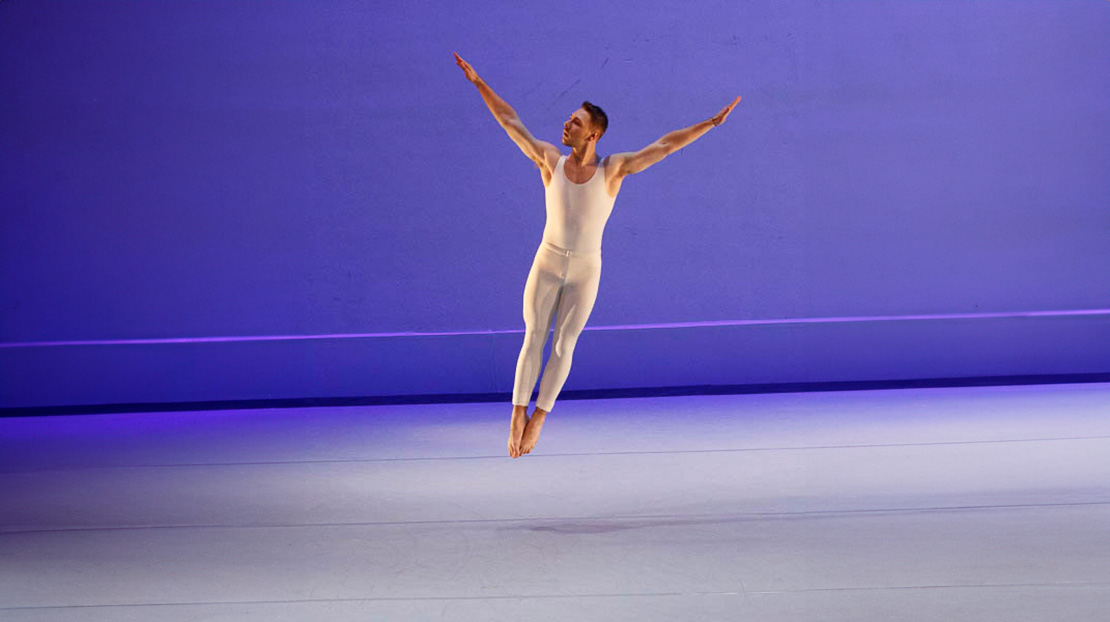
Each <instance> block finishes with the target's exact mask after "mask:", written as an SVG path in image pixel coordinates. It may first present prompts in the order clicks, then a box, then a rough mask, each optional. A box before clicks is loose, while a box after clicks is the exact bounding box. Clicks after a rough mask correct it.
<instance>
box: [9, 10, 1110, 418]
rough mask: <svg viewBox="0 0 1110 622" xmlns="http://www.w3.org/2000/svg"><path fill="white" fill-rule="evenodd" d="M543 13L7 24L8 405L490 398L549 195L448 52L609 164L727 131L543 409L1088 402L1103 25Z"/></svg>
mask: <svg viewBox="0 0 1110 622" xmlns="http://www.w3.org/2000/svg"><path fill="white" fill-rule="evenodd" d="M533 4H535V3H509V2H504V3H493V2H470V3H467V2H462V3H420V2H410V3H376V2H327V3H309V2H299V3H293V2H283V3H264V2H232V3H228V2H132V1H111V2H72V3H70V2H48V3H46V2H4V3H0V181H2V184H0V227H2V229H0V342H2V343H0V382H2V385H0V407H15V406H36V405H53V404H94V403H114V402H130V401H136V402H141V401H188V400H216V399H253V398H264V397H307V396H341V395H394V394H421V393H457V392H491V391H497V392H508V391H510V390H511V388H512V379H513V367H514V366H515V363H516V354H517V350H518V349H519V347H520V340H521V338H522V334H521V332H520V331H521V330H522V329H523V320H522V318H521V295H522V292H523V287H524V279H525V277H526V275H527V273H528V268H529V266H530V262H531V259H532V255H533V253H534V252H535V248H536V245H537V244H538V243H539V239H540V234H541V231H542V228H543V219H544V206H543V187H542V184H541V182H540V176H539V173H538V171H537V170H535V169H534V168H533V166H532V164H531V163H530V162H529V161H528V160H527V159H525V158H524V156H523V155H522V154H521V153H520V152H519V150H518V149H517V147H516V146H515V145H513V143H512V142H511V141H510V140H509V139H508V138H507V136H506V135H505V134H504V132H503V131H502V130H501V129H500V128H499V127H498V126H497V124H496V123H495V121H494V120H493V118H492V117H491V115H490V114H489V112H488V110H487V109H486V107H485V105H484V104H483V103H482V100H481V98H480V97H479V95H478V93H477V91H476V90H475V89H474V87H473V86H471V85H470V84H468V83H467V82H466V81H465V79H464V78H463V76H462V74H461V71H460V70H459V69H458V68H457V67H456V66H455V64H454V62H453V59H452V57H451V53H452V52H453V51H458V52H459V53H460V54H461V55H462V56H463V57H464V58H466V59H467V60H468V61H469V62H471V63H472V64H473V65H474V66H475V68H476V69H477V71H478V72H479V74H480V75H482V76H483V77H484V78H485V79H486V80H487V82H488V83H489V84H490V85H491V86H492V87H493V88H494V89H495V90H497V91H498V93H500V94H501V95H502V96H503V97H504V98H505V99H506V100H507V101H508V102H509V103H510V104H512V105H513V106H514V107H515V108H516V110H517V111H518V112H519V114H520V115H521V117H522V119H523V120H524V122H525V123H526V124H527V125H528V127H529V128H530V129H531V130H532V132H533V133H534V134H536V135H537V136H538V137H540V138H542V139H545V140H549V141H551V142H554V143H556V144H557V143H558V142H559V140H558V136H559V132H560V131H561V124H562V121H563V120H564V119H565V118H566V117H567V116H568V115H569V114H570V112H572V111H573V110H574V109H575V108H576V107H577V106H578V104H579V103H580V102H581V101H582V100H583V99H589V100H591V101H593V102H595V103H597V104H599V105H600V106H602V107H603V108H605V110H606V111H607V112H608V114H609V117H610V128H609V131H608V133H607V134H606V136H605V138H604V139H603V140H602V141H601V143H600V145H599V152H600V153H601V154H602V155H604V154H607V153H611V152H613V151H627V150H633V149H638V148H640V147H642V146H644V145H646V144H648V143H650V142H651V141H653V140H655V139H656V138H658V137H659V136H660V135H662V134H663V133H666V132H668V131H670V130H674V129H677V128H679V127H683V126H686V125H689V124H692V123H694V122H697V121H700V120H702V119H704V118H707V117H709V116H711V115H712V114H714V113H715V112H717V111H718V110H719V109H720V108H721V107H722V106H724V105H725V104H726V103H728V102H729V101H730V100H731V99H732V98H733V97H734V96H735V95H737V94H739V95H742V96H743V101H742V102H741V103H740V105H739V106H738V107H737V108H736V110H735V111H734V112H733V114H732V116H730V118H729V120H728V122H727V123H726V124H725V125H724V126H723V127H721V128H718V129H715V130H713V131H711V132H710V133H708V134H707V135H706V136H704V137H703V138H702V139H700V140H699V141H697V142H695V143H694V144H692V145H691V146H689V147H687V148H686V149H685V150H683V151H681V152H679V153H677V154H675V155H673V156H671V157H670V158H669V159H667V160H666V161H664V162H663V163H661V164H659V165H656V166H655V167H653V168H652V169H650V170H648V171H646V172H645V173H643V174H642V175H637V176H634V177H631V178H629V179H628V180H626V182H625V184H624V187H623V189H622V192H621V194H620V196H619V197H618V199H617V203H616V207H615V209H614V211H613V215H612V217H611V219H610V221H609V226H608V229H607V231H606V235H605V244H604V256H605V267H604V269H603V275H602V280H601V290H600V294H599V297H598V302H597V305H596V307H595V309H594V312H593V315H592V317H591V319H590V323H589V327H588V330H587V332H586V333H585V334H584V335H583V336H582V339H581V340H580V341H579V346H578V350H576V353H575V367H574V369H573V370H572V371H571V375H570V378H569V380H568V382H567V385H566V389H565V390H573V389H576V388H620V387H639V386H668V385H683V384H728V383H747V382H752V383H756V382H760V383H762V382H799V381H835V380H854V379H897V378H935V377H958V376H983V375H1006V374H1061V373H1089V372H1106V371H1110V312H1108V311H1107V309H1108V308H1110V277H1108V276H1107V275H1108V274H1110V271H1108V268H1110V176H1108V175H1107V171H1110V106H1108V105H1107V99H1106V97H1107V93H1110V3H1106V2H1020V3H1018V2H979V1H977V2H943V3H916V2H913V3H911V2H866V3H864V2H860V3H851V2H843V3H842V2H837V3H833V2H766V3H736V2H731V1H722V2H697V3H694V4H692V5H689V6H683V5H680V4H676V3H673V2H658V1H654V0H653V1H650V2H634V3H624V2H596V1H591V2H564V3H545V4H543V5H542V6H539V5H537V6H533ZM564 150H565V149H564ZM1045 311H1048V312H1064V311H1086V313H1085V314H1079V315H1076V314H1067V313H1047V314H1042V315H1036V316H1027V315H1023V313H1024V312H1045ZM990 314H998V315H994V316H992V315H990ZM907 316H914V317H907ZM922 316H924V317H922ZM784 318H786V319H805V318H873V320H867V319H855V320H851V321H839V320H838V321H818V322H815V321H808V322H807V321H799V322H794V323H785V324H782V323H765V322H763V321H764V320H768V321H773V320H781V319H784ZM722 321H723V322H725V324H724V325H705V324H702V323H708V322H722ZM682 323H692V324H693V325H684V324H682ZM622 327H623V328H622ZM405 333H413V334H405ZM425 333H433V334H425ZM434 333H448V334H434ZM383 334H384V335H383ZM321 335H330V336H329V337H326V338H323V337H321V338H301V337H311V336H321ZM211 338H219V339H211ZM223 338H227V339H223ZM238 338H242V339H238ZM143 340H147V341H143ZM506 399H507V398H506Z"/></svg>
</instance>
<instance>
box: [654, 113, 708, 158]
mask: <svg viewBox="0 0 1110 622" xmlns="http://www.w3.org/2000/svg"><path fill="white" fill-rule="evenodd" d="M715 126H716V124H715V123H713V119H706V120H705V121H702V122H701V123H695V124H693V125H691V126H690V127H684V128H682V129H681V130H675V131H673V132H671V133H669V134H666V135H664V136H663V137H662V138H660V139H659V140H658V141H657V142H659V143H661V144H663V145H666V147H667V150H668V151H671V152H674V151H678V150H679V149H682V148H683V147H685V146H686V145H689V144H690V143H692V142H694V141H695V140H697V139H699V138H701V136H702V135H703V134H705V133H706V132H708V131H709V130H710V129H712V128H713V127H715Z"/></svg>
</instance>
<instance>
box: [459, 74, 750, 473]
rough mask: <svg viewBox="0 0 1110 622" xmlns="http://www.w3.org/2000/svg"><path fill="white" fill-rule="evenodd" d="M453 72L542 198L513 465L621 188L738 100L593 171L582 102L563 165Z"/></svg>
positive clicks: (592, 127)
mask: <svg viewBox="0 0 1110 622" xmlns="http://www.w3.org/2000/svg"><path fill="white" fill-rule="evenodd" d="M455 64H457V65H458V66H459V67H460V68H462V70H463V73H464V74H466V79H467V80H469V81H470V82H471V83H472V84H474V85H475V86H477V87H478V92H479V93H481V94H482V99H483V100H485V102H486V106H488V107H489V109H490V112H492V113H493V116H494V117H495V118H496V119H497V122H498V123H499V124H500V125H501V127H502V128H504V129H505V131H506V132H508V134H509V138H511V139H512V140H513V142H514V143H516V145H517V146H518V147H520V150H521V151H523V152H524V155H526V156H528V159H530V160H532V161H533V162H535V163H536V166H537V167H538V168H539V169H540V176H541V177H542V178H543V185H544V188H545V189H546V200H547V223H546V225H545V226H544V229H543V238H542V241H541V243H540V247H539V249H538V250H537V251H536V256H535V259H534V260H533V262H532V269H531V272H529V274H528V280H527V282H526V283H525V285H524V324H525V327H526V331H525V334H524V346H523V347H522V348H521V349H520V357H519V358H518V359H517V366H516V380H515V382H514V384H513V414H512V419H511V420H510V422H509V443H508V445H509V455H510V456H512V457H513V458H519V457H520V456H522V455H524V454H526V453H529V452H531V451H532V449H533V448H534V447H535V446H536V441H538V440H539V438H540V430H541V429H542V428H543V422H544V419H545V418H546V417H547V413H549V412H551V409H552V407H554V405H555V398H556V397H558V396H559V391H561V390H562V388H563V383H564V382H566V379H567V375H568V374H569V373H570V363H571V355H572V354H573V353H574V345H575V343H577V341H578V335H579V334H580V333H581V332H582V329H583V328H585V326H586V319H587V318H589V316H590V312H591V311H592V310H593V306H594V301H595V300H596V298H597V288H598V284H599V283H600V279H601V236H602V232H603V231H604V229H605V223H606V222H607V221H608V220H609V214H610V213H611V212H612V210H613V202H614V201H615V200H616V198H617V192H619V191H620V188H621V182H623V181H624V178H625V177H626V176H627V175H631V174H633V173H639V172H641V171H643V170H644V169H646V168H648V167H649V166H651V165H652V164H655V163H657V162H659V161H660V160H662V159H663V158H665V157H667V156H668V155H670V154H672V153H674V152H675V151H678V150H679V149H681V148H683V147H685V146H686V145H688V144H690V143H692V142H694V141H695V140H697V139H698V138H700V137H701V135H702V134H704V133H706V132H708V131H709V129H710V128H712V127H716V126H718V125H720V124H722V123H724V122H725V119H727V118H728V115H729V113H730V112H732V109H733V108H734V107H735V106H736V104H737V103H739V101H740V98H739V97H737V98H736V99H734V100H733V101H732V103H731V104H729V105H727V106H725V107H724V108H722V109H721V111H720V112H718V113H717V114H716V115H714V116H713V117H711V118H709V119H707V120H705V121H702V122H700V123H695V124H694V125H691V126H690V127H687V128H683V129H681V130H677V131H674V132H671V133H669V134H666V135H665V136H663V137H662V138H660V139H659V140H657V141H655V142H654V143H652V144H650V145H648V146H647V147H644V148H643V149H641V150H639V151H634V152H624V153H614V154H611V155H609V157H607V158H605V159H604V160H603V161H602V162H600V163H598V161H597V141H598V140H600V139H601V136H602V135H603V134H605V130H606V128H607V127H608V125H609V119H608V117H607V116H606V115H605V112H603V111H602V110H601V108H598V107H597V106H595V105H593V104H591V103H590V102H588V101H587V102H583V103H582V107H581V108H579V109H578V110H575V111H574V112H573V113H572V114H571V115H570V118H568V119H567V121H566V122H565V123H564V124H563V144H564V145H566V146H568V147H570V148H571V154H570V155H569V156H564V155H562V154H561V153H559V148H558V147H556V146H555V145H553V144H551V143H548V142H544V141H542V140H538V139H536V138H535V137H533V136H532V134H531V133H530V132H529V131H528V129H527V128H525V127H524V124H523V123H521V121H520V117H518V116H517V114H516V111H515V110H513V109H512V107H511V106H509V105H508V104H506V103H505V101H504V100H503V99H501V98H500V97H498V96H497V94H496V93H494V92H493V89H491V88H490V87H489V85H487V84H486V83H485V81H483V80H482V79H481V78H479V77H478V74H477V72H475V71H474V68H473V67H471V66H470V64H469V63H467V62H466V61H464V60H463V59H462V58H460V57H459V55H458V54H455ZM599 169H600V170H599ZM556 317H557V318H558V320H557V323H556V324H555V337H554V341H553V342H552V347H551V356H550V358H549V359H548V361H547V367H545V368H544V371H543V381H542V382H540V392H539V395H538V396H537V398H536V410H535V411H534V412H533V413H532V416H531V417H529V416H527V413H528V402H529V401H530V400H531V399H532V389H533V388H534V387H535V386H536V377H537V376H538V375H539V367H540V359H541V357H542V355H543V345H544V343H545V342H546V341H547V331H548V329H549V328H550V326H551V322H552V320H554V319H555V318H556Z"/></svg>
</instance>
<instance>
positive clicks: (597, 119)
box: [582, 101, 609, 138]
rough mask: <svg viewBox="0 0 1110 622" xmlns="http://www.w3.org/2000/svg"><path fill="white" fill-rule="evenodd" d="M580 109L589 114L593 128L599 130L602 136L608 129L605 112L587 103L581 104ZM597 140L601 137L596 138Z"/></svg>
mask: <svg viewBox="0 0 1110 622" xmlns="http://www.w3.org/2000/svg"><path fill="white" fill-rule="evenodd" d="M582 107H583V108H585V109H586V112H587V113H589V115H590V121H593V124H594V125H595V126H597V127H599V128H601V134H602V135H604V134H605V130H607V129H609V117H608V116H606V114H605V111H604V110H602V109H601V108H598V107H597V106H595V105H593V104H591V103H590V102H588V101H586V102H582ZM598 138H601V136H598Z"/></svg>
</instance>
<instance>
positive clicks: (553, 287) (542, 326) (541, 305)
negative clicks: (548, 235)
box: [524, 249, 563, 331]
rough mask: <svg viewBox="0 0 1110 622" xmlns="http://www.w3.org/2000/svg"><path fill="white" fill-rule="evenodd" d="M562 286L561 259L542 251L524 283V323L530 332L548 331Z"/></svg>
mask: <svg viewBox="0 0 1110 622" xmlns="http://www.w3.org/2000/svg"><path fill="white" fill-rule="evenodd" d="M562 284H563V278H562V274H561V266H560V265H559V258H558V257H556V256H554V255H553V254H552V253H549V252H546V251H544V250H543V249H540V250H539V251H538V252H537V253H536V257H535V259H534V260H533V261H532V269H531V271H529V273H528V280H527V281H525V283H524V323H525V325H526V326H527V328H528V330H533V331H534V330H546V329H547V328H548V327H550V326H551V319H552V315H553V314H554V312H555V304H556V302H558V299H559V289H560V287H561V286H562Z"/></svg>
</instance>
